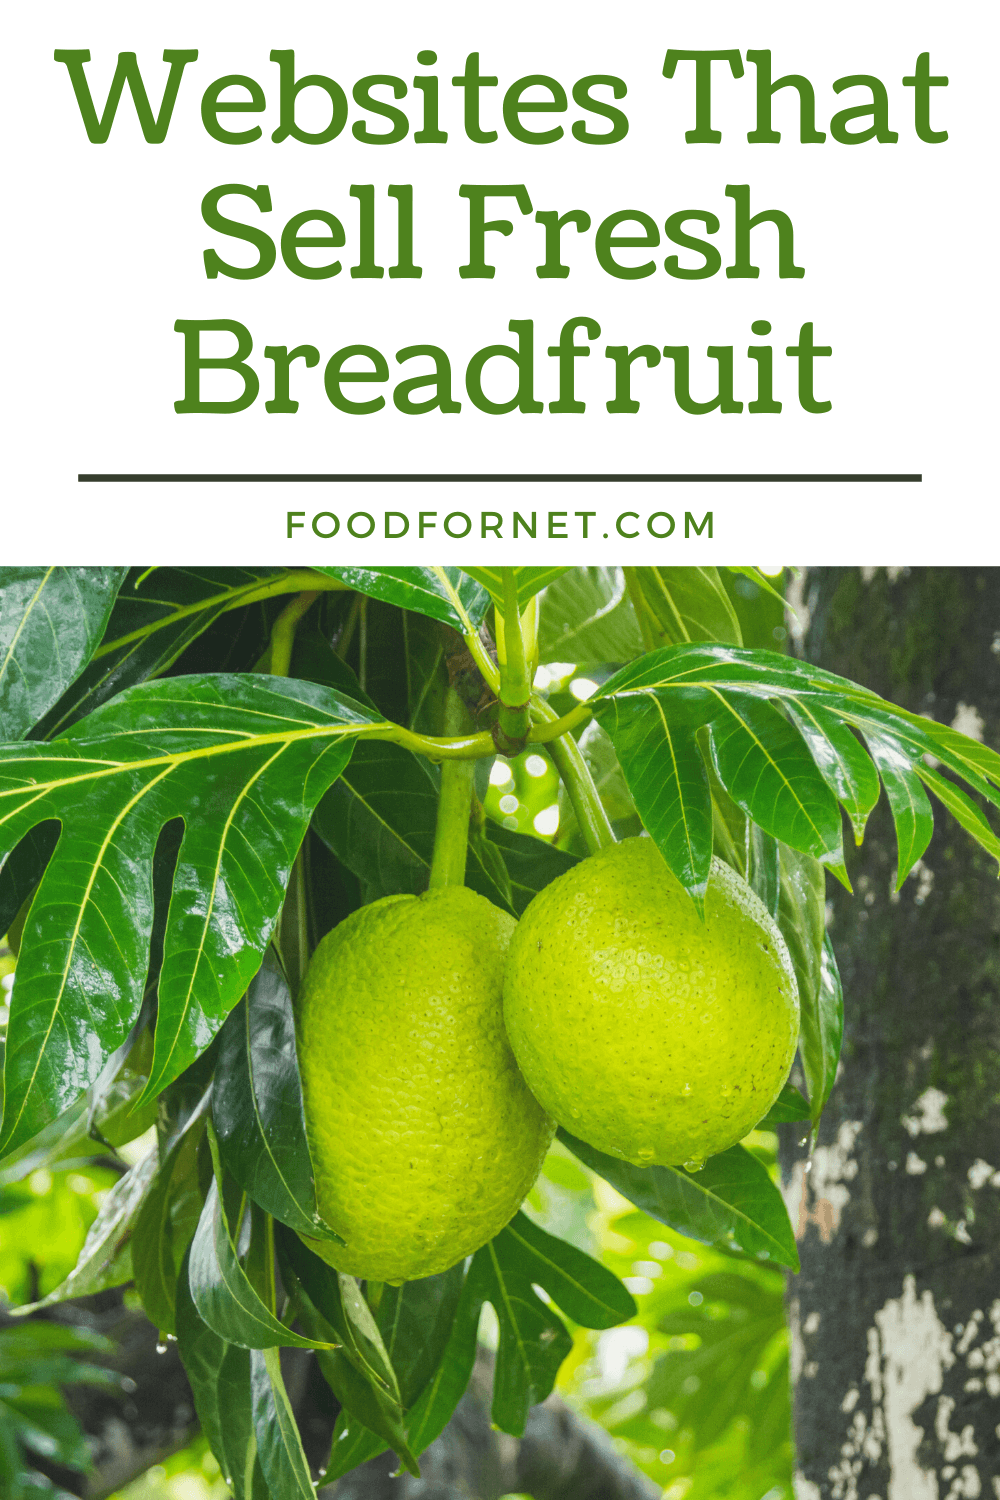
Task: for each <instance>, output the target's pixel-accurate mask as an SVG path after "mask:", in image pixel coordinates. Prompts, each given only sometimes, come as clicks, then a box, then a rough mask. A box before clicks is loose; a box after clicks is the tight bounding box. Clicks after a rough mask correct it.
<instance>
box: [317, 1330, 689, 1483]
mask: <svg viewBox="0 0 1000 1500" xmlns="http://www.w3.org/2000/svg"><path fill="white" fill-rule="evenodd" d="M492 1387H493V1356H492V1355H490V1354H487V1353H486V1352H485V1351H484V1350H480V1351H479V1356H478V1359H477V1361H476V1369H475V1373H474V1374H473V1377H472V1380H471V1382H470V1384H469V1389H468V1390H467V1391H466V1393H465V1395H464V1396H463V1397H462V1400H461V1401H460V1403H459V1406H458V1410H457V1411H456V1413H455V1415H454V1417H453V1418H452V1420H451V1422H450V1423H449V1425H448V1426H447V1428H446V1429H445V1431H444V1432H443V1433H442V1434H441V1436H440V1437H439V1438H438V1440H437V1442H435V1443H432V1444H431V1446H430V1447H429V1448H428V1449H427V1451H426V1453H424V1454H423V1455H422V1457H421V1459H420V1473H421V1477H420V1478H419V1479H413V1478H411V1477H410V1475H408V1474H407V1475H403V1476H401V1477H400V1478H398V1479H393V1478H392V1477H391V1476H392V1474H393V1473H394V1471H395V1470H396V1468H397V1464H396V1460H395V1457H394V1455H393V1454H383V1455H382V1457H381V1458H375V1459H372V1460H371V1462H370V1463H367V1464H363V1465H362V1466H361V1468H359V1469H355V1470H354V1472H353V1473H352V1474H348V1475H346V1476H345V1477H344V1478H343V1479H341V1480H340V1481H339V1482H338V1483H337V1484H335V1485H331V1486H330V1487H329V1488H328V1489H325V1490H321V1491H320V1493H319V1500H500V1497H501V1496H503V1495H509V1494H526V1495H531V1496H532V1497H533V1500H657V1497H658V1496H659V1494H660V1489H659V1486H658V1485H655V1484H653V1483H652V1481H651V1480H648V1479H646V1478H645V1477H644V1476H643V1475H642V1474H640V1473H639V1471H638V1470H637V1469H635V1468H634V1467H633V1466H632V1464H630V1463H629V1461H628V1459H626V1458H623V1457H622V1455H621V1454H620V1453H618V1452H617V1451H616V1449H615V1447H614V1444H613V1443H612V1442H611V1439H610V1438H609V1437H608V1436H607V1434H606V1433H604V1432H603V1431H602V1430H601V1429H600V1428H599V1427H596V1426H594V1425H593V1424H592V1423H590V1422H586V1421H584V1419H583V1418H581V1417H578V1416H577V1415H576V1414H575V1413H574V1412H572V1411H570V1409H569V1407H567V1406H566V1404H565V1403H564V1402H563V1401H561V1400H560V1399H559V1397H558V1396H550V1397H549V1399H548V1401H546V1402H545V1403H544V1405H542V1406H536V1407H534V1408H533V1409H532V1411H531V1414H530V1416H529V1417H528V1425H527V1428H526V1430H525V1434H524V1437H523V1438H520V1439H518V1438H515V1437H510V1436H509V1435H508V1434H507V1433H504V1432H495V1431H494V1430H493V1429H492V1427H491V1426H490V1416H489V1403H490V1393H491V1391H492Z"/></svg>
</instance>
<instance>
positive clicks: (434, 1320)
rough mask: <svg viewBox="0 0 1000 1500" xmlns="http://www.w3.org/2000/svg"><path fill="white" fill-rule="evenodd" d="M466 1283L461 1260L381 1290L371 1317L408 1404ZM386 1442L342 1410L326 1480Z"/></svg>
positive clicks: (439, 1352) (440, 1352) (434, 1361)
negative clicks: (453, 1264)
mask: <svg viewBox="0 0 1000 1500" xmlns="http://www.w3.org/2000/svg"><path fill="white" fill-rule="evenodd" d="M464 1283H465V1265H464V1263H461V1262H460V1263H459V1264H458V1265H457V1266H452V1268H451V1270H450V1271H444V1272H443V1273H442V1274H441V1275H439V1276H426V1277H424V1278H423V1279H421V1280H420V1281H408V1282H405V1283H404V1284H403V1285H402V1286H400V1287H390V1286H387V1287H386V1288H385V1290H384V1291H383V1293H382V1298H381V1301H380V1302H379V1304H378V1308H377V1310H376V1313H375V1318H376V1322H377V1323H378V1327H379V1331H380V1333H381V1334H382V1338H383V1341H384V1343H385V1347H386V1352H387V1354H388V1356H389V1359H390V1360H391V1362H392V1367H393V1369H394V1370H395V1372H396V1377H397V1380H398V1382H399V1393H400V1400H401V1402H402V1405H403V1407H404V1408H405V1409H407V1410H409V1409H410V1408H411V1407H412V1406H413V1405H414V1403H415V1402H416V1401H417V1399H418V1397H420V1396H421V1395H422V1394H423V1392H424V1390H425V1389H426V1388H427V1385H428V1383H429V1382H430V1380H431V1379H432V1377H433V1376H434V1373H435V1371H436V1370H437V1368H438V1366H439V1365H440V1363H441V1360H442V1358H443V1357H444V1352H445V1349H446V1347H447V1345H448V1340H449V1337H450V1335H451V1330H452V1325H453V1324H454V1321H455V1313H456V1310H457V1307H458V1301H459V1298H460V1296H461V1293H462V1287H463V1285H464ZM387 1446H388V1444H387V1443H386V1442H383V1440H382V1439H381V1438H380V1437H377V1436H376V1435H375V1433H373V1432H371V1431H370V1430H369V1429H368V1428H367V1427H365V1426H364V1425H363V1423H362V1422H361V1421H359V1420H358V1419H357V1418H355V1417H352V1416H351V1414H350V1412H349V1411H347V1410H346V1409H345V1410H343V1411H342V1412H341V1413H340V1415H339V1417H338V1418H337V1425H336V1427H335V1428H334V1433H333V1456H332V1462H333V1466H334V1467H333V1470H332V1471H331V1472H329V1473H328V1475H327V1478H328V1480H331V1481H332V1479H334V1478H337V1477H338V1476H339V1475H340V1474H346V1473H348V1471H349V1470H350V1469H353V1468H356V1467H357V1465H358V1464H361V1463H365V1462H366V1461H367V1460H368V1459H369V1458H374V1457H375V1456H376V1454H379V1453H382V1452H383V1451H384V1450H385V1448H386V1447H387ZM411 1451H412V1450H411Z"/></svg>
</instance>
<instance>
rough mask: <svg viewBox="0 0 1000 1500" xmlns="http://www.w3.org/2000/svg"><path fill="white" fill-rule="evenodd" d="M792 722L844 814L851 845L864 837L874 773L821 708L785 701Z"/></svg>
mask: <svg viewBox="0 0 1000 1500" xmlns="http://www.w3.org/2000/svg"><path fill="white" fill-rule="evenodd" d="M785 708H786V711H787V713H788V716H789V718H790V719H791V721H792V723H793V724H794V725H795V727H796V728H797V729H798V731H799V733H800V734H801V736H802V738H803V739H804V740H805V742H806V744H807V746H808V747H809V752H810V754H811V755H812V758H813V760H814V761H815V762H816V765H817V766H818V767H819V770H820V774H821V775H822V777H823V780H824V781H825V782H826V784H827V786H828V787H829V788H830V790H831V792H832V793H833V795H834V796H835V797H836V799H837V801H838V802H839V803H840V804H841V806H842V807H843V808H844V809H845V811H846V812H847V816H848V817H849V818H850V820H851V825H852V827H853V829H854V838H855V842H856V843H858V844H860V843H861V840H862V839H863V838H864V832H865V824H866V823H867V822H868V815H869V813H870V812H871V810H872V808H873V807H874V806H875V804H876V802H877V801H878V794H879V784H878V772H877V771H876V769H875V767H874V766H873V765H872V762H871V758H870V757H869V756H868V755H866V754H865V751H864V747H863V746H862V745H861V744H859V742H858V741H857V739H856V738H855V737H854V735H853V734H852V733H851V731H850V730H849V729H848V728H847V725H846V724H842V723H841V722H840V720H839V719H838V718H837V717H836V715H835V714H833V713H831V712H830V711H829V709H826V708H823V707H822V705H820V704H818V703H816V704H809V703H799V702H798V701H796V700H795V699H794V698H788V699H786V700H785Z"/></svg>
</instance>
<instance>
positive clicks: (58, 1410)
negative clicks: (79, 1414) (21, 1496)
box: [0, 1385, 91, 1493]
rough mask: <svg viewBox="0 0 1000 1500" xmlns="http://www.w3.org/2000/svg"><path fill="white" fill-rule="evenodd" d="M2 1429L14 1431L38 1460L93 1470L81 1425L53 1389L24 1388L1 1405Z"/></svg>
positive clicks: (48, 1387)
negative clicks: (6, 1427) (8, 1428)
mask: <svg viewBox="0 0 1000 1500" xmlns="http://www.w3.org/2000/svg"><path fill="white" fill-rule="evenodd" d="M4 1394H5V1395H6V1394H8V1393H7V1392H5V1393H4ZM0 1426H11V1427H13V1429H14V1431H15V1433H16V1434H17V1436H18V1438H19V1439H20V1441H21V1442H22V1443H23V1444H24V1445H25V1447H27V1448H30V1449H31V1450H32V1452H34V1453H36V1454H37V1455H38V1457H39V1458H44V1459H47V1460H48V1461H49V1462H50V1463H56V1464H61V1465H64V1466H65V1467H66V1468H68V1469H79V1470H87V1469H89V1468H90V1465H91V1457H90V1449H89V1448H88V1446H87V1442H86V1439H85V1438H84V1435H83V1432H82V1430H81V1428H80V1424H79V1422H78V1421H77V1420H76V1418H75V1417H74V1416H72V1415H71V1413H70V1412H68V1411H67V1410H66V1406H65V1403H64V1401H63V1398H62V1396H61V1395H60V1393H59V1392H58V1391H57V1390H55V1389H53V1388H52V1387H50V1386H44V1385H43V1386H26V1387H22V1388H21V1389H20V1390H19V1391H18V1394H17V1396H16V1397H15V1398H13V1399H12V1400H11V1399H8V1400H7V1401H0ZM22 1493H23V1492H22Z"/></svg>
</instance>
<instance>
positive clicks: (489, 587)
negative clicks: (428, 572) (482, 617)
mask: <svg viewBox="0 0 1000 1500" xmlns="http://www.w3.org/2000/svg"><path fill="white" fill-rule="evenodd" d="M463 571H464V572H465V573H466V574H467V575H468V576H469V577H470V578H474V579H475V581H476V582H477V583H478V584H481V585H482V587H483V588H484V589H485V590H486V592H487V594H488V595H489V597H490V598H491V599H492V600H493V603H494V604H495V605H496V607H497V609H498V610H499V611H500V613H501V615H502V614H503V611H504V585H503V569H502V568H465V569H464V570H463ZM566 571H567V569H566V568H515V569H514V581H515V583H516V584H517V607H518V609H519V610H522V611H523V609H524V606H525V605H526V604H527V603H528V601H529V600H530V599H533V598H534V597H535V595H536V594H537V593H540V592H541V590H542V589H544V588H546V587H547V586H548V585H549V584H550V583H552V582H553V581H554V580H555V579H556V578H559V577H560V576H561V574H563V573H565V572H566ZM484 613H485V611H484Z"/></svg>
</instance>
